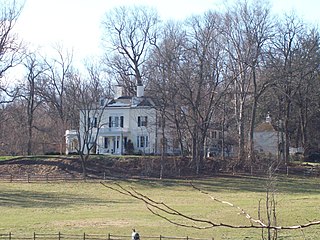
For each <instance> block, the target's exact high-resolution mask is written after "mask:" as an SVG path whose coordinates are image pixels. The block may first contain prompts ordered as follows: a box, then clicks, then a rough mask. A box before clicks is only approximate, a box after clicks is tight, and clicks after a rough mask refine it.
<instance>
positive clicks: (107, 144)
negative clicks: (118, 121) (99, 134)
mask: <svg viewBox="0 0 320 240" xmlns="http://www.w3.org/2000/svg"><path fill="white" fill-rule="evenodd" d="M108 146H109V139H108V138H107V137H105V138H104V148H108Z"/></svg>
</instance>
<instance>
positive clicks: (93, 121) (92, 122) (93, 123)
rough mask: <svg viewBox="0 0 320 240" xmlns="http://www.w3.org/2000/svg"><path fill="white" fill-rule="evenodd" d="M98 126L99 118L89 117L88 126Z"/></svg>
mask: <svg viewBox="0 0 320 240" xmlns="http://www.w3.org/2000/svg"><path fill="white" fill-rule="evenodd" d="M97 126H98V119H97V118H96V117H95V118H93V119H91V118H89V117H88V128H96V127H97Z"/></svg>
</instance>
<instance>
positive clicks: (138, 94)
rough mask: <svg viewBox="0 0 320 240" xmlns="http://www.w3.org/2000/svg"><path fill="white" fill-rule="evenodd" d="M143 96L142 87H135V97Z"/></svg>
mask: <svg viewBox="0 0 320 240" xmlns="http://www.w3.org/2000/svg"><path fill="white" fill-rule="evenodd" d="M143 95H144V86H142V85H138V86H137V97H139V98H140V97H143Z"/></svg>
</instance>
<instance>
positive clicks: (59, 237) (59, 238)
mask: <svg viewBox="0 0 320 240" xmlns="http://www.w3.org/2000/svg"><path fill="white" fill-rule="evenodd" d="M58 240H61V233H60V232H59V233H58Z"/></svg>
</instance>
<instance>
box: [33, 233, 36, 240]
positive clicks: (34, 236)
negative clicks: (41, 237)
mask: <svg viewBox="0 0 320 240" xmlns="http://www.w3.org/2000/svg"><path fill="white" fill-rule="evenodd" d="M33 240H36V233H35V232H33Z"/></svg>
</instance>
